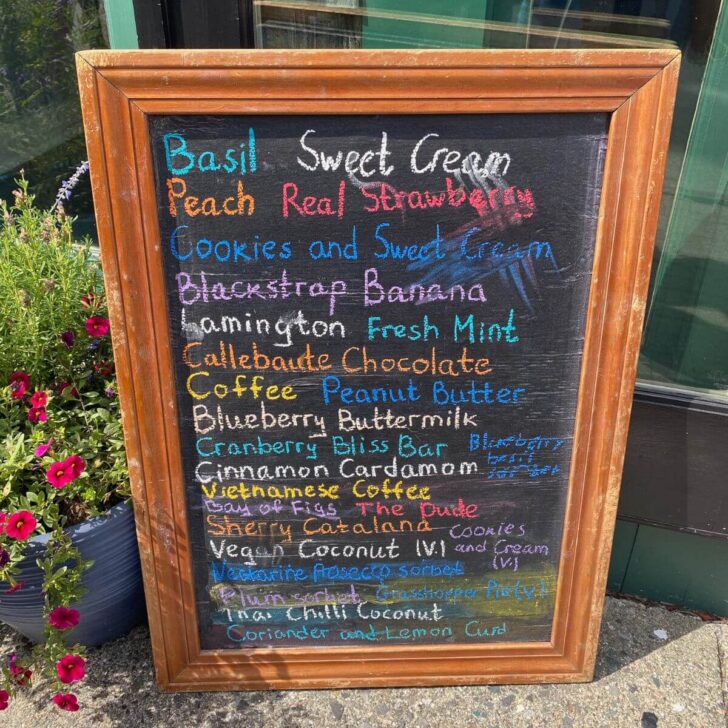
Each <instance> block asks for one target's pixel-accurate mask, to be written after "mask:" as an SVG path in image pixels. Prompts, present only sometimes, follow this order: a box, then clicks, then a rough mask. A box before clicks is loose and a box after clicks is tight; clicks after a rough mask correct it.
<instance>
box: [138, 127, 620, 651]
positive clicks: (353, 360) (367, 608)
mask: <svg viewBox="0 0 728 728" xmlns="http://www.w3.org/2000/svg"><path fill="white" fill-rule="evenodd" d="M608 118H609V117H608V115H607V114H602V113H589V114H586V113H570V114H518V115H515V114H514V115H510V114H495V115H493V114H489V115H467V116H465V115H445V116H426V115H421V116H412V115H408V116H396V115H395V116H391V115H387V116H375V115H370V116H360V115H357V116H349V117H347V116H336V117H333V116H260V115H258V116H250V117H245V116H151V117H150V139H151V146H152V151H153V156H154V164H155V174H156V185H157V204H158V213H159V220H160V240H159V242H160V245H161V248H162V250H163V258H164V267H165V276H166V286H167V293H168V307H169V320H170V326H171V332H170V333H171V341H172V351H173V357H174V370H175V372H176V380H177V381H176V389H177V392H178V409H179V413H180V423H179V424H180V432H181V440H182V442H181V447H182V456H183V463H184V470H185V492H186V498H187V516H188V527H189V529H190V542H191V550H192V561H193V564H194V574H195V590H196V596H197V609H198V621H199V629H200V643H201V647H202V648H203V649H219V648H230V649H239V648H254V647H269V646H273V647H284V646H296V647H309V646H310V647H316V646H329V647H331V646H344V645H346V646H372V645H416V644H443V643H473V642H504V641H514V642H516V641H521V642H522V641H548V640H549V639H550V636H551V628H552V621H553V614H554V604H555V589H556V583H557V577H558V564H559V558H560V547H561V538H562V534H563V529H564V512H565V497H566V492H567V485H568V479H569V468H570V459H571V454H572V436H573V432H574V418H575V411H576V402H577V394H578V391H577V390H578V383H579V373H580V364H581V357H582V348H583V337H584V329H585V314H586V310H587V298H588V295H589V290H590V282H591V269H592V261H593V252H594V241H595V235H596V214H597V211H598V209H599V194H600V189H601V181H602V172H603V158H604V153H605V148H606V139H607V124H608Z"/></svg>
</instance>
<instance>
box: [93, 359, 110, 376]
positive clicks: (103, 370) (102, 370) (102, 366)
mask: <svg viewBox="0 0 728 728" xmlns="http://www.w3.org/2000/svg"><path fill="white" fill-rule="evenodd" d="M94 370H95V371H97V372H98V373H99V374H100V375H101V376H102V377H108V376H109V375H110V374H111V373H112V372H113V371H114V362H113V361H108V360H106V359H104V361H100V362H97V363H96V364H94Z"/></svg>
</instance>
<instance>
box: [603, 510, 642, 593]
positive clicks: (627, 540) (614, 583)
mask: <svg viewBox="0 0 728 728" xmlns="http://www.w3.org/2000/svg"><path fill="white" fill-rule="evenodd" d="M636 538H637V524H636V523H632V522H631V521H622V520H620V519H617V523H616V525H615V527H614V541H613V542H612V559H611V561H610V563H609V576H608V577H607V589H609V591H612V592H620V591H622V585H623V584H624V579H625V577H626V576H627V567H628V566H629V561H630V558H631V556H632V550H633V549H634V543H635V540H636Z"/></svg>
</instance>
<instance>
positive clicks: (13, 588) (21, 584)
mask: <svg viewBox="0 0 728 728" xmlns="http://www.w3.org/2000/svg"><path fill="white" fill-rule="evenodd" d="M24 586H25V579H21V580H20V581H18V582H16V583H15V584H13V585H12V586H11V587H10V588H8V589H6V590H5V593H6V594H15V592H18V591H20V590H21V589H22V588H23V587H24Z"/></svg>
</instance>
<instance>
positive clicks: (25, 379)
mask: <svg viewBox="0 0 728 728" xmlns="http://www.w3.org/2000/svg"><path fill="white" fill-rule="evenodd" d="M28 389H30V377H29V376H28V374H27V372H22V371H18V372H13V373H12V374H11V375H10V391H11V392H12V394H11V396H12V398H13V399H23V397H24V396H25V393H26V392H27V391H28Z"/></svg>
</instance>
